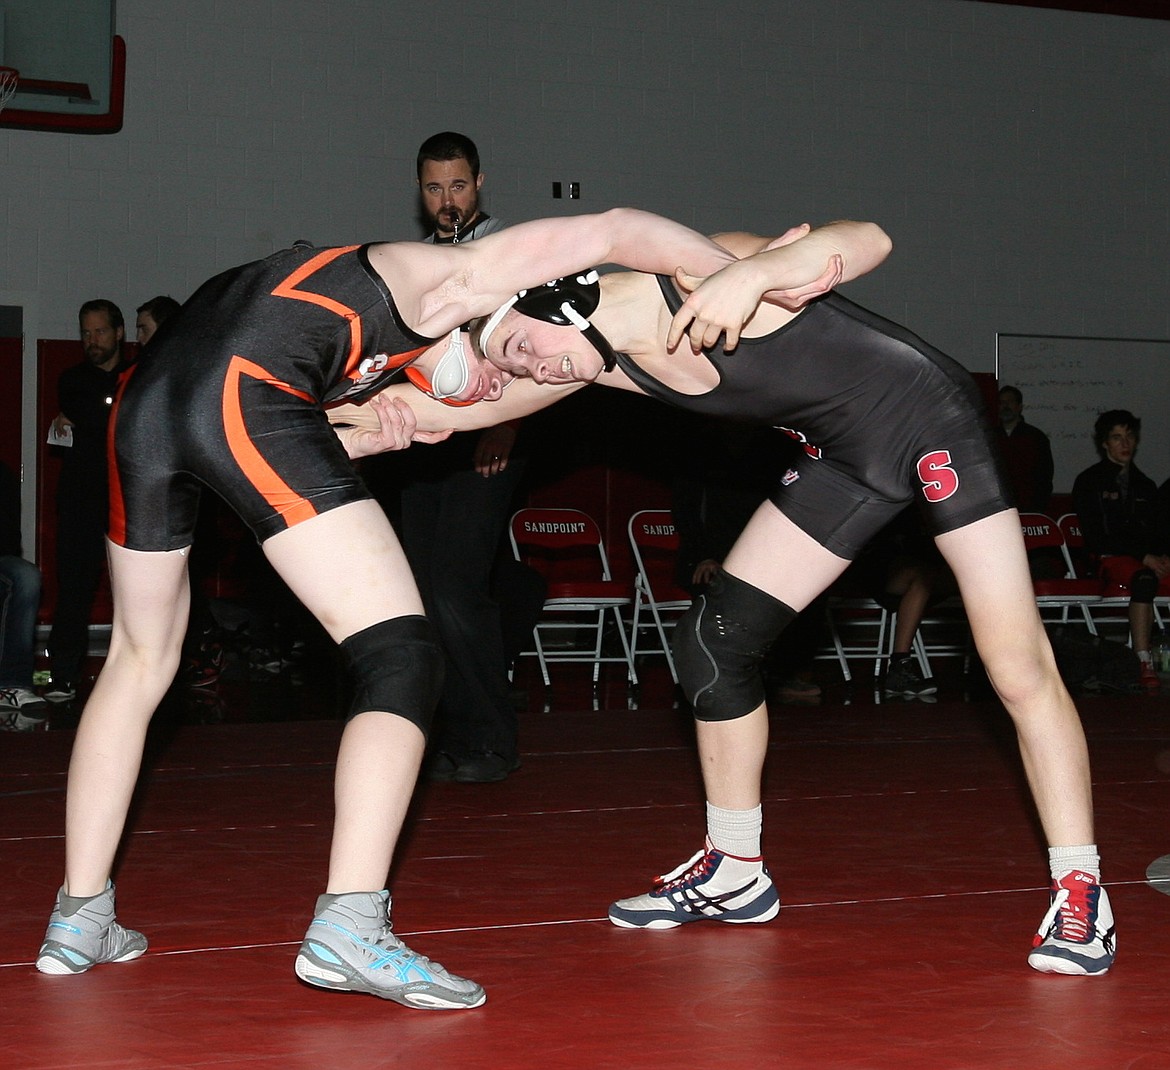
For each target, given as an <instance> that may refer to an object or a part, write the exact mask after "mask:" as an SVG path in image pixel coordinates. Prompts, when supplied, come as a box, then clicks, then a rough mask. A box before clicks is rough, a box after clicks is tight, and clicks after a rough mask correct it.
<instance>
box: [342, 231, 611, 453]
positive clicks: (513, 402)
mask: <svg viewBox="0 0 1170 1070" xmlns="http://www.w3.org/2000/svg"><path fill="white" fill-rule="evenodd" d="M477 240H478V241H483V240H484V239H483V238H479V239H477ZM588 385H589V384H588V383H564V384H558V385H556V386H553V385H550V384H547V383H546V384H543V385H542V384H540V383H537V382H536V381H535V380H532V379H515V380H513V381H512V382H511V383H509V384H508V387H507V389H506V390H505V391H504V393H503V395H502V396H501V397H500V399H499V400H498V401H478V402H476V403H475V404H474V405H444V404H443V403H442V402H441V401H435V399H434V398H431V397H428V396H427V395H426V394H424V393H423V392H422V391H421V390H419V389H417V388H416V387H414V386H412V385H411V384H409V383H394V384H392V385H390V386H388V387H386V388H385V389H384V390H381V391H379V392H378V393H377V394H375V395H374V397H373V398H372V399H371V400H370V401H368V402H366V403H364V404H362V405H352V404H346V405H335V406H333V407H332V408H330V409H327V410H326V415H327V416H328V417H329V420H330V422H331V423H333V424H334V425H342V427H339V428H337V430H338V431H339V437H340V435H343V434H346V433H348V432H347V431H346V429H357V430H362V431H366V432H374V431H378V430H379V428H380V425H381V424H382V423H389V424H391V427H390V428H388V429H385V430H384V434H385V435H386V438H385V441H386V442H387V443H388V444H387V445H386V446H385V447H384V448H385V449H401V448H403V446H404V445H405V444H409V442H410V440H411V439H413V440H414V441H416V442H432V441H441V438H446V434H444V432H449V431H475V430H478V429H481V428H484V427H495V425H496V424H500V423H503V422H504V421H505V420H515V419H519V418H520V417H522V416H527V415H529V414H530V413H533V412H536V411H537V410H538V409H543V408H546V407H547V406H549V405H551V404H552V403H553V402H554V401H559V400H560V399H561V398H564V397H567V396H568V395H569V394H572V393H574V392H576V391H577V390H580V389H581V387H583V386H588ZM385 406H391V407H392V408H393V409H395V410H397V414H395V412H392V411H390V410H389V409H387V408H385ZM404 407H405V408H406V409H407V410H408V411H409V412H410V414H411V415H410V417H405V416H404V414H403V413H402V411H401V409H402V408H404ZM404 418H406V419H409V420H413V427H411V428H409V429H407V428H404V427H402V426H400V422H401V421H402V419H404ZM435 434H439V435H441V438H433V437H430V436H433V435H435ZM342 441H343V443H344V442H345V441H346V440H345V438H342ZM392 442H393V443H402V445H398V444H395V445H390V444H389V443H392ZM371 452H380V451H377V450H372V451H371ZM351 456H353V454H351Z"/></svg>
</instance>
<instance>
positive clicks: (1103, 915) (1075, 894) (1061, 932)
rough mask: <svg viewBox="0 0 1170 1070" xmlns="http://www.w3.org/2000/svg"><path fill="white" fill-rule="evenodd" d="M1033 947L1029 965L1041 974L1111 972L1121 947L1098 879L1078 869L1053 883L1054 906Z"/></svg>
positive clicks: (1049, 911) (1107, 902)
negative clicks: (1116, 953)
mask: <svg viewBox="0 0 1170 1070" xmlns="http://www.w3.org/2000/svg"><path fill="white" fill-rule="evenodd" d="M1032 947H1033V948H1034V949H1035V950H1034V951H1033V952H1032V953H1031V954H1030V955H1029V956H1028V965H1029V966H1031V967H1032V968H1033V969H1034V970H1039V971H1040V972H1041V973H1069V974H1078V975H1085V974H1089V975H1093V976H1096V975H1098V974H1102V973H1107V972H1108V970H1109V967H1110V966H1111V965H1113V956H1114V954H1115V952H1116V950H1117V942H1116V939H1115V937H1114V930H1113V910H1112V908H1111V907H1110V906H1109V893H1108V892H1106V891H1105V889H1104V888H1102V887H1101V885H1100V884H1098V883H1097V881H1096V878H1094V877H1092V876H1090V875H1089V874H1088V873H1082V872H1081V871H1080V870H1079V869H1074V870H1073V871H1072V872H1070V873H1066V874H1065V875H1064V876H1063V877H1061V878H1060V880H1056V881H1053V882H1052V906H1051V907H1050V908H1049V910H1048V913H1047V914H1045V915H1044V920H1043V921H1042V922H1041V923H1040V928H1039V930H1038V931H1037V933H1036V936H1035V938H1034V939H1033V941H1032Z"/></svg>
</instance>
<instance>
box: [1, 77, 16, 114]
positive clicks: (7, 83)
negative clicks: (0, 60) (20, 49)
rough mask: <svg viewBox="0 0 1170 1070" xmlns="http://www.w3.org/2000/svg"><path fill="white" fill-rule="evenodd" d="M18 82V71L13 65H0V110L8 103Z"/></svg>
mask: <svg viewBox="0 0 1170 1070" xmlns="http://www.w3.org/2000/svg"><path fill="white" fill-rule="evenodd" d="M19 84H20V71H18V70H17V69H16V68H15V67H0V111H3V110H4V105H5V104H7V103H8V101H9V99H10V98H11V97H12V94H13V93H15V92H16V87H17V86H18V85H19Z"/></svg>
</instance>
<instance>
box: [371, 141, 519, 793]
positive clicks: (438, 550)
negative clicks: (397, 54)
mask: <svg viewBox="0 0 1170 1070" xmlns="http://www.w3.org/2000/svg"><path fill="white" fill-rule="evenodd" d="M416 170H417V174H418V188H419V202H420V210H421V214H422V217H423V219H424V221H425V223H426V226H427V228H428V229H429V231H430V233H429V234H428V236H427V237H426V238H425V239H424V240H425V241H428V242H430V243H432V244H434V245H446V244H451V243H462V242H467V241H471V240H473V239H477V238H482V237H484V236H485V235H487V234H491V233H493V232H494V231H497V230H500V229H501V228H503V226H504V225H505V224H504V223H503V222H501V221H500V220H499V219H496V218H494V217H493V216H490V215H488V214H487V213H486V212H485V211H483V209H482V208H481V207H480V202H479V191H480V188H481V187H482V185H483V177H484V176H483V172H482V171H480V169H479V151H478V150H477V148H476V146H475V143H474V142H473V141H472V140H471V139H470V138H468V137H466V136H465V135H463V134H458V133H455V132H453V131H444V132H443V133H439V134H434V135H432V136H431V137H429V138H427V140H426V141H424V142H423V143H422V145H420V146H419V150H418V160H417V167H416ZM519 429H520V421H519V420H514V421H511V422H508V423H504V424H500V425H499V426H497V427H489V428H486V429H485V430H483V431H476V432H472V433H470V434H457V435H453V436H452V437H451V438H450V439H448V440H447V441H446V442H440V443H438V444H437V445H434V446H431V447H429V448H428V449H425V450H407V451H405V452H403V453H400V454H395V455H388V456H386V457H385V458H384V459H383V458H378V463H383V464H390V465H392V466H394V469H395V472H396V473H397V477H396V482H398V484H399V486H400V487H401V514H400V516H399V534H400V535H401V537H402V546H403V549H404V550H405V551H406V556H407V558H408V559H409V561H410V566H411V570H412V571H413V572H414V576H415V579H416V581H417V582H418V586H419V592H420V593H421V594H422V597H423V604H424V605H425V606H426V607H427V615H428V616H429V617H430V618H431V620H432V621H434V623H435V627H436V628H438V630H439V638H440V640H441V642H442V646H443V651H444V653H445V654H446V663H447V675H446V682H445V683H444V685H443V693H442V697H441V698H440V700H439V709H438V714H437V720H436V723H437V728H438V730H437V732H436V734H435V743H434V753H433V754H432V756H431V758H430V759H429V762H428V765H427V775H428V776H429V777H430V778H431V779H433V780H454V781H459V782H461V783H465V784H477V783H491V782H496V781H500V780H504V779H505V778H506V777H507V776H508V775H509V774H510V773H512V772H514V771H515V770H516V769H517V768H518V767H519V765H520V759H519V741H518V735H519V719H518V717H517V713H516V710H515V708H514V706H513V704H512V698H511V688H510V685H509V682H508V660H507V656H506V654H505V649H504V647H505V643H504V639H503V626H502V621H501V608H500V603H499V601H497V597H496V594H497V591H496V589H495V588H494V587H493V583H492V576H493V571H494V566H495V563H496V560H497V557H498V556H499V550H500V546H501V539H502V536H503V533H504V530H505V528H506V526H507V523H508V517H509V516H510V515H511V511H512V504H513V499H514V498H515V496H516V494H517V491H518V488H519V485H520V480H521V478H522V476H523V472H524V461H523V456H522V452H518V451H517V449H516V442H517V434H518V432H519Z"/></svg>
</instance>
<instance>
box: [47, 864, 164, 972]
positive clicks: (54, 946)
mask: <svg viewBox="0 0 1170 1070" xmlns="http://www.w3.org/2000/svg"><path fill="white" fill-rule="evenodd" d="M145 950H146V937H145V936H143V935H142V933H139V932H135V931H134V930H133V929H126V928H123V927H122V926H121V925H119V924H118V923H117V922H116V921H115V920H114V886H113V885H112V884H110V883H108V882H107V884H106V889H105V891H104V892H101V893H100V894H98V895H95V896H91V897H89V898H80V897H78V896H72V895H66V894H65V889H64V888H62V889H61V890H60V891H59V892H58V893H57V901H56V903H55V904H54V905H53V913H52V914H51V915H50V916H49V927H48V929H47V930H46V931H45V942H44V943H43V944H42V945H41V950H40V953H39V954H38V955H37V969H38V970H40V971H41V973H53V974H67V973H85V971H86V970H88V969H89V968H90V967H91V966H95V965H97V963H99V962H129V961H130V960H131V959H136V958H138V956H139V955H141V954H142V953H143V952H144V951H145Z"/></svg>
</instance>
